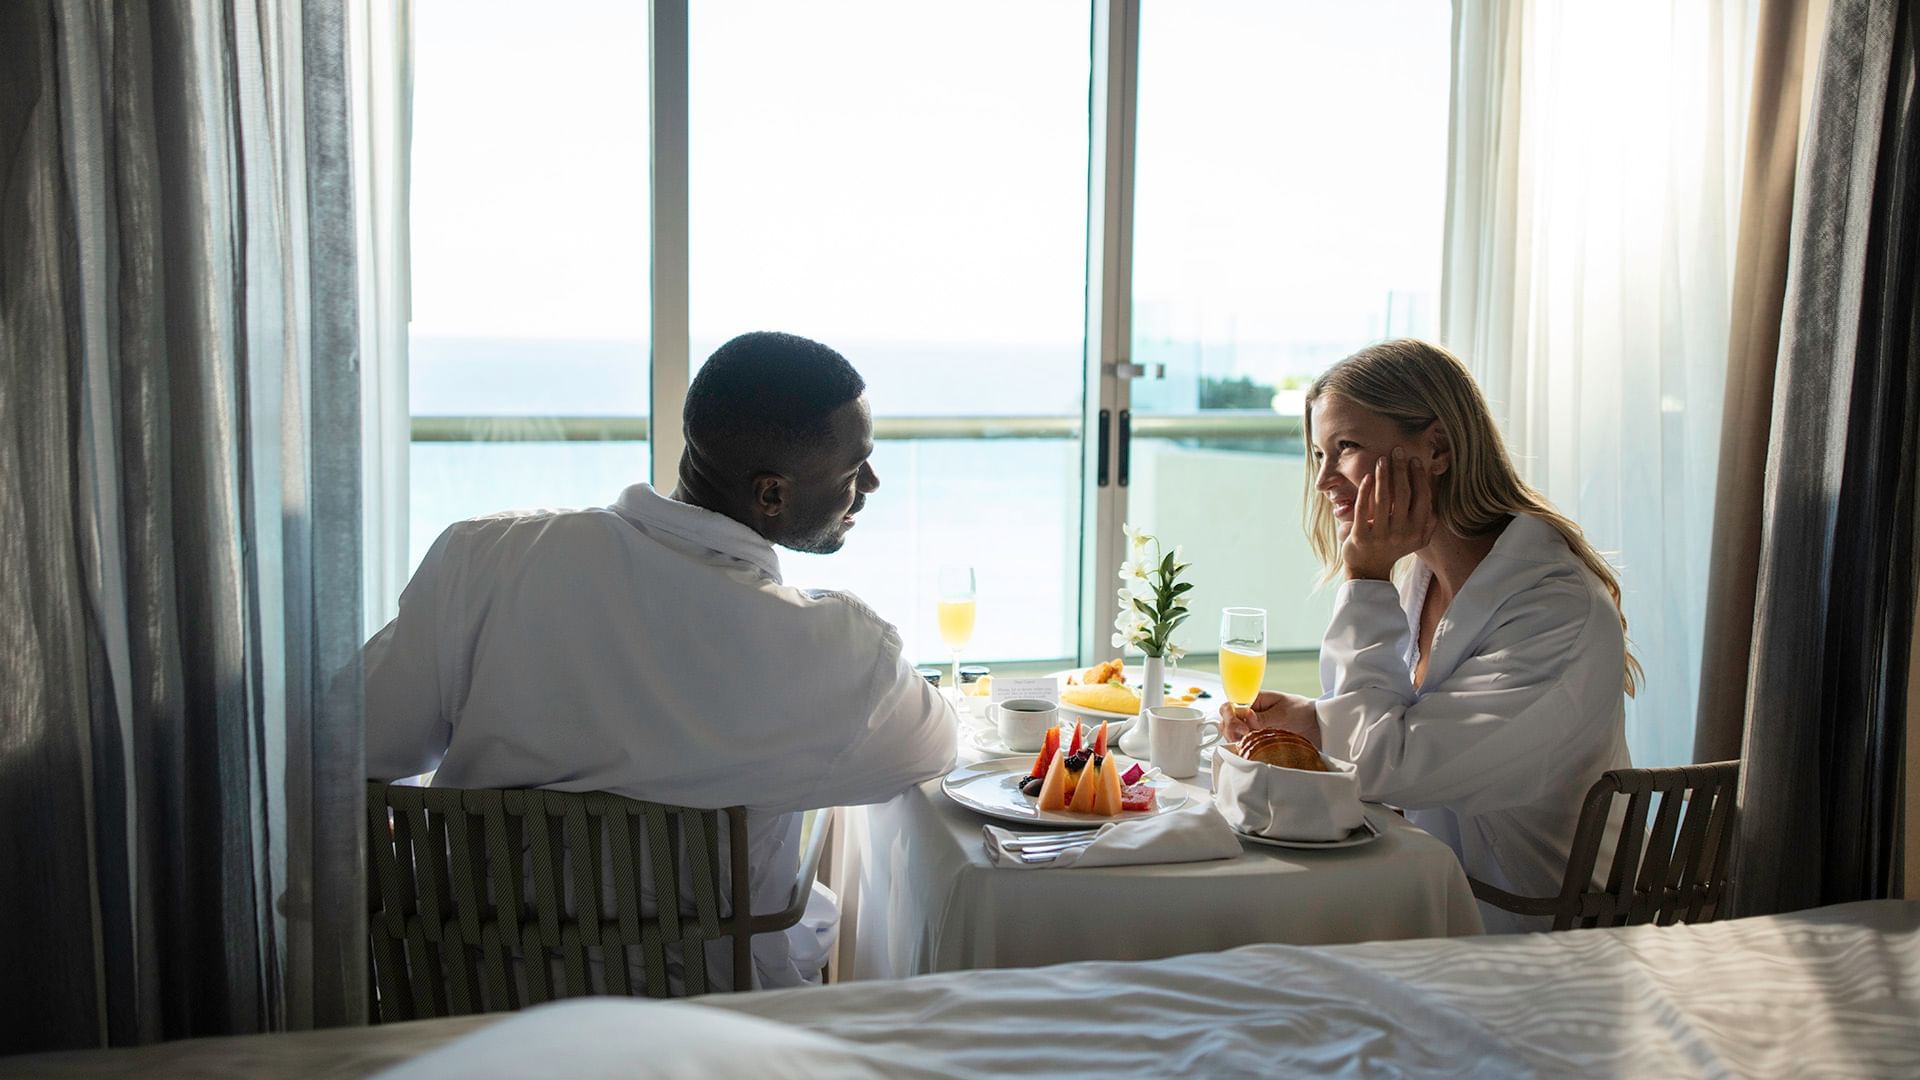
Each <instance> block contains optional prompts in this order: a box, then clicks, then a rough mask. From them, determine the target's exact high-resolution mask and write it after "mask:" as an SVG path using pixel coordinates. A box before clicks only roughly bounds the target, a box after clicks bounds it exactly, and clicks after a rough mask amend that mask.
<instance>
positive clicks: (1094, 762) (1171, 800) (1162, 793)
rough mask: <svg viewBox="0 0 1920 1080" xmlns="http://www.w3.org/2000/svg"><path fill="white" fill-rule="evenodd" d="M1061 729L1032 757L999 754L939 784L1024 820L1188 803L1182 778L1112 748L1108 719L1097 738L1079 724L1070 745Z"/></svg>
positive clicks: (988, 811)
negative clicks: (1153, 770)
mask: <svg viewBox="0 0 1920 1080" xmlns="http://www.w3.org/2000/svg"><path fill="white" fill-rule="evenodd" d="M1062 730H1063V729H1061V728H1054V729H1053V730H1052V731H1049V732H1048V733H1047V741H1046V744H1045V745H1043V746H1042V747H1041V748H1040V753H1039V754H1037V755H1034V756H1032V757H1028V756H1026V755H1021V756H1019V757H1005V758H994V759H992V760H989V761H982V762H980V763H978V764H975V765H965V766H962V767H960V768H958V769H955V770H953V771H952V772H950V773H948V774H947V776H946V778H945V779H943V780H942V781H940V790H942V791H944V792H946V793H947V797H948V798H950V799H952V800H953V801H954V802H957V803H959V804H960V805H961V806H964V807H966V808H967V809H969V810H974V811H977V812H979V813H982V814H985V815H987V816H988V817H992V818H999V819H1001V820H1002V821H1014V822H1019V823H1021V824H1034V823H1039V824H1042V825H1087V824H1089V823H1097V822H1101V821H1127V820H1131V819H1133V818H1143V817H1153V816H1154V815H1156V814H1164V813H1166V812H1167V811H1169V810H1173V809H1176V808H1178V807H1180V806H1183V805H1185V804H1186V801H1187V796H1186V795H1185V794H1184V793H1182V792H1181V791H1180V786H1179V784H1178V783H1177V782H1175V781H1173V780H1169V779H1166V778H1165V777H1160V776H1156V777H1154V778H1151V779H1149V778H1148V775H1147V768H1146V766H1145V765H1144V764H1142V763H1141V762H1138V761H1134V760H1133V759H1131V758H1129V757H1126V756H1124V755H1122V754H1115V753H1109V752H1108V751H1107V736H1108V731H1107V726H1106V725H1105V724H1101V725H1100V727H1099V728H1098V729H1095V730H1094V732H1093V734H1092V735H1091V737H1089V736H1088V734H1087V729H1086V728H1085V727H1084V726H1083V725H1081V724H1078V723H1076V724H1074V727H1073V733H1072V735H1071V738H1070V739H1068V740H1067V741H1066V744H1065V745H1062V736H1061V731H1062Z"/></svg>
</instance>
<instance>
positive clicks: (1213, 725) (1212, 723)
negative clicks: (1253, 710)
mask: <svg viewBox="0 0 1920 1080" xmlns="http://www.w3.org/2000/svg"><path fill="white" fill-rule="evenodd" d="M1219 741H1220V721H1218V720H1216V719H1212V718H1210V717H1208V716H1207V714H1206V713H1204V712H1201V711H1200V710H1199V709H1195V708H1191V707H1189V706H1186V705H1156V706H1154V707H1153V708H1151V709H1148V710H1147V753H1148V759H1149V760H1150V761H1151V762H1152V763H1153V767H1154V768H1156V769H1159V770H1160V771H1161V772H1163V773H1166V774H1167V775H1168V776H1170V777H1172V778H1174V779H1175V780H1185V779H1188V778H1189V777H1192V776H1194V775H1196V774H1197V773H1199V771H1200V749H1201V747H1203V746H1212V745H1213V744H1214V743H1217V742H1219Z"/></svg>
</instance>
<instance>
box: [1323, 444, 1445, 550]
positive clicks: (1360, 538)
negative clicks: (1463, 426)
mask: <svg viewBox="0 0 1920 1080" xmlns="http://www.w3.org/2000/svg"><path fill="white" fill-rule="evenodd" d="M1438 524H1439V518H1438V517H1437V516H1436V515H1435V514H1434V511H1433V474H1432V472H1431V471H1430V470H1429V467H1428V465H1427V463H1426V461H1425V460H1424V459H1421V458H1412V459H1409V458H1408V457H1407V453H1406V451H1405V450H1403V449H1400V448H1398V447H1396V448H1395V449H1394V451H1393V453H1392V454H1390V455H1383V456H1382V457H1381V458H1380V460H1379V461H1376V462H1375V463H1374V466H1373V472H1372V473H1370V474H1369V475H1367V476H1365V477H1363V478H1362V479H1361V481H1360V491H1359V494H1358V495H1356V496H1355V497H1354V503H1353V524H1352V526H1351V527H1349V528H1348V529H1347V534H1346V536H1345V537H1344V538H1343V540H1342V542H1341V545H1340V561H1341V562H1342V563H1343V564H1344V565H1345V566H1346V569H1347V579H1348V580H1349V581H1352V580H1356V579H1373V580H1379V581H1386V580H1389V579H1390V578H1392V576H1393V567H1394V564H1396V563H1398V562H1399V561H1400V560H1401V559H1404V558H1406V557H1407V556H1408V555H1411V554H1413V553H1414V552H1416V551H1419V550H1420V549H1421V548H1423V547H1426V546H1427V544H1428V543H1430V542H1431V541H1432V540H1433V533H1434V529H1435V528H1436V527H1437V526H1438Z"/></svg>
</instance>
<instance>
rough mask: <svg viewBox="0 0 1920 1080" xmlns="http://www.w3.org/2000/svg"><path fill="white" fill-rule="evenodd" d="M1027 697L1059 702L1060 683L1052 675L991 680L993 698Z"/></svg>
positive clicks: (1056, 703) (1001, 699) (999, 700)
mask: <svg viewBox="0 0 1920 1080" xmlns="http://www.w3.org/2000/svg"><path fill="white" fill-rule="evenodd" d="M1020 698H1028V699H1031V700H1035V701H1048V702H1052V703H1053V704H1055V705H1058V704H1060V684H1059V683H1058V682H1056V681H1054V678H1053V676H1051V675H1043V676H1041V677H1040V678H1037V679H1004V678H1003V679H995V680H993V700H994V702H995V703H996V704H997V703H999V702H1002V701H1015V700H1018V699H1020Z"/></svg>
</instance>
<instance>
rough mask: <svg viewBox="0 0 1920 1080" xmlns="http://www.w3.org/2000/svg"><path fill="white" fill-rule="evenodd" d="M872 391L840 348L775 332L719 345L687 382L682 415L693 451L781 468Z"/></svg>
mask: <svg viewBox="0 0 1920 1080" xmlns="http://www.w3.org/2000/svg"><path fill="white" fill-rule="evenodd" d="M866 389H867V384H866V381H865V380H864V379H862V378H860V373H859V372H857V371H855V370H854V369H853V365H852V364H849V363H847V358H846V357H844V356H841V355H840V354H839V353H837V352H835V351H834V350H832V349H830V348H828V347H827V346H825V345H822V344H820V343H819V342H817V341H811V340H809V339H807V338H803V337H799V336H797V335H794V334H782V333H779V332H777V331H772V330H757V331H754V332H753V333H748V334H741V335H740V336H739V337H737V338H734V339H733V340H732V341H729V342H727V343H726V344H725V345H722V346H720V347H719V348H718V349H716V350H714V353H713V355H712V356H710V357H708V358H707V362H706V364H705V366H703V367H701V369H700V371H699V373H698V374H697V375H695V376H694V378H693V383H692V384H691V385H690V386H688V387H687V405H686V409H685V411H684V412H682V414H681V419H682V421H683V423H684V424H685V428H686V437H687V443H688V445H689V446H691V447H692V448H693V449H694V450H695V452H696V453H698V454H700V455H702V456H704V457H706V458H708V459H710V460H713V461H717V462H725V463H727V464H729V465H732V466H735V467H738V468H743V469H749V470H751V469H760V468H767V467H772V466H778V465H780V464H783V463H784V462H785V461H787V460H788V457H789V455H790V454H792V453H794V452H796V451H798V450H800V449H803V448H807V447H812V446H817V445H819V444H821V443H823V442H825V441H826V440H827V439H828V438H830V437H831V430H832V429H831V427H830V425H829V423H828V418H829V417H830V416H832V414H833V413H834V411H835V410H837V409H839V408H840V407H841V406H842V405H845V404H846V403H848V402H850V401H852V400H854V399H855V398H857V397H859V396H860V395H861V394H862V393H865V392H866Z"/></svg>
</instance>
